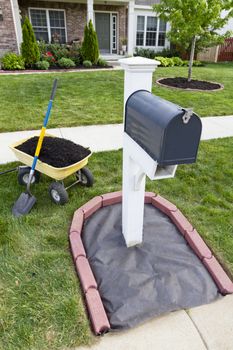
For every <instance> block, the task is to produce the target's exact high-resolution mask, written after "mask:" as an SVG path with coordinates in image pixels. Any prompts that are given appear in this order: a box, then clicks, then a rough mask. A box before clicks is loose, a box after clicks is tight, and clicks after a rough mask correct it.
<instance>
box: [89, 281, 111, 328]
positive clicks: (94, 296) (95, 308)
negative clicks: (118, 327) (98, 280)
mask: <svg viewBox="0 0 233 350" xmlns="http://www.w3.org/2000/svg"><path fill="white" fill-rule="evenodd" d="M86 301H87V307H88V311H89V314H90V317H91V321H92V326H93V328H94V332H95V334H101V333H104V332H106V331H107V330H109V329H110V324H109V321H108V318H107V315H106V312H105V310H104V306H103V303H102V300H101V298H100V295H99V292H98V290H96V289H94V288H89V289H88V291H87V293H86Z"/></svg>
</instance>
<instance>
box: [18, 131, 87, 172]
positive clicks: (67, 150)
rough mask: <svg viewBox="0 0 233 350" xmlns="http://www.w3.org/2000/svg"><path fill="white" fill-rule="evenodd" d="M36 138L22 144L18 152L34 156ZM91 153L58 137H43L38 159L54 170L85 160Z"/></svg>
mask: <svg viewBox="0 0 233 350" xmlns="http://www.w3.org/2000/svg"><path fill="white" fill-rule="evenodd" d="M37 141H38V136H34V137H32V138H30V139H29V140H27V141H26V142H24V143H22V144H21V145H19V146H18V147H16V148H17V149H18V150H20V151H22V152H24V153H27V154H29V155H30V156H34V154H35V150H36V146H37ZM90 153H91V151H90V150H89V149H87V148H85V147H83V146H81V145H77V144H76V143H74V142H72V141H69V140H66V139H62V138H59V137H49V136H45V138H44V141H43V145H42V149H41V151H40V156H39V159H40V160H41V161H42V162H44V163H47V164H49V165H52V166H54V167H56V168H63V167H66V166H69V165H72V164H74V163H77V162H79V161H80V160H82V159H84V158H86V157H87V156H88V155H89V154H90Z"/></svg>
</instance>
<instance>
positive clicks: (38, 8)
mask: <svg viewBox="0 0 233 350" xmlns="http://www.w3.org/2000/svg"><path fill="white" fill-rule="evenodd" d="M30 10H45V11H46V21H47V30H48V38H49V42H50V43H51V27H50V19H49V11H57V12H63V13H64V24H65V27H64V29H65V40H66V42H67V25H66V10H65V9H56V8H50V7H49V8H47V7H29V8H28V14H29V16H28V17H29V20H30V22H31V23H32V21H31V13H30ZM61 29H63V28H62V27H61Z"/></svg>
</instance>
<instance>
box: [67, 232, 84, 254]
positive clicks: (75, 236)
mask: <svg viewBox="0 0 233 350" xmlns="http://www.w3.org/2000/svg"><path fill="white" fill-rule="evenodd" d="M69 239H70V247H71V251H72V255H73V258H74V260H76V259H77V257H78V256H86V252H85V249H84V246H83V242H82V240H81V236H80V234H79V233H77V232H71V234H70V237H69Z"/></svg>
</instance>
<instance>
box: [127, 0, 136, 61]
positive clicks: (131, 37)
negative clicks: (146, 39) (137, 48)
mask: <svg viewBox="0 0 233 350" xmlns="http://www.w3.org/2000/svg"><path fill="white" fill-rule="evenodd" d="M134 5H135V1H134V0H130V1H129V5H128V55H133V51H134V36H135V33H134Z"/></svg>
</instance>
